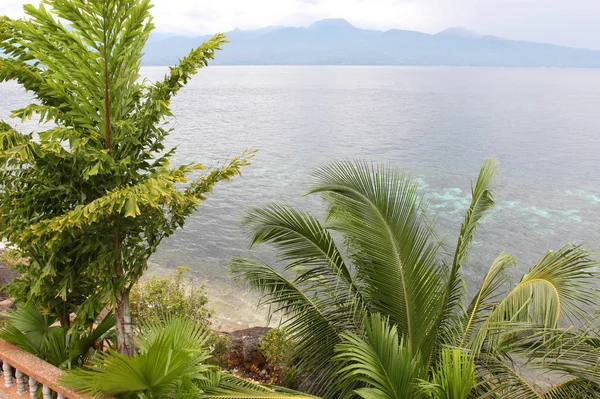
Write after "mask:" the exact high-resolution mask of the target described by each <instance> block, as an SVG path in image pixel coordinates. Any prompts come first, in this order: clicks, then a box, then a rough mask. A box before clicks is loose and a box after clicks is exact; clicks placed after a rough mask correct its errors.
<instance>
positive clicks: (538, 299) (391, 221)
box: [231, 159, 600, 399]
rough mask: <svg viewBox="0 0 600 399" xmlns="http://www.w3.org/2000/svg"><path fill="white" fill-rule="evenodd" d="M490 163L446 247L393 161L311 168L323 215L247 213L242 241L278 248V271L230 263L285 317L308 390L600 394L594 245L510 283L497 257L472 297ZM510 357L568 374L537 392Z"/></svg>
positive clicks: (547, 259)
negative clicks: (466, 276) (471, 267)
mask: <svg viewBox="0 0 600 399" xmlns="http://www.w3.org/2000/svg"><path fill="white" fill-rule="evenodd" d="M496 174H497V165H496V162H495V161H494V160H493V159H488V160H487V161H486V162H485V164H484V165H483V167H482V168H481V171H480V173H479V177H478V179H477V181H476V182H475V185H474V186H473V187H472V199H471V204H470V206H469V208H468V210H467V212H466V215H465V218H464V221H463V223H462V225H461V228H460V232H459V235H458V240H457V243H456V246H455V248H454V250H453V251H452V253H451V254H447V253H446V251H445V250H444V247H443V245H442V243H441V242H440V240H439V239H438V238H437V236H436V234H435V232H434V229H433V226H432V223H431V220H430V219H429V218H428V217H427V215H426V208H427V204H426V201H425V200H424V199H423V198H422V197H421V196H420V195H419V194H418V193H417V184H416V182H415V181H413V180H411V179H410V178H409V177H408V176H406V175H405V174H403V173H402V172H401V171H399V170H398V169H396V168H393V167H390V166H385V165H377V164H371V163H368V162H349V161H348V162H337V163H332V164H329V165H326V166H323V167H321V168H319V169H317V170H316V172H315V173H314V180H315V183H314V185H313V186H312V188H311V190H310V193H320V194H322V197H323V199H324V202H325V205H326V219H325V220H326V224H322V223H321V222H320V221H319V220H318V219H317V218H316V217H314V216H312V215H311V214H309V213H308V212H306V211H301V210H296V209H294V208H292V207H290V206H287V205H279V204H270V205H268V206H265V207H263V208H253V209H252V210H251V211H250V212H249V213H248V215H247V217H246V219H245V226H246V228H247V229H248V234H249V236H250V246H251V247H253V246H254V245H258V244H261V243H266V244H269V245H270V246H272V247H273V248H274V249H275V250H276V253H277V254H278V259H279V261H280V262H282V263H283V264H284V266H285V268H284V269H285V271H284V272H283V273H282V272H278V271H277V270H276V268H274V267H273V266H271V265H269V264H267V263H265V262H263V261H261V260H260V259H251V258H243V257H237V258H235V259H234V260H233V261H232V263H231V270H232V272H233V274H234V276H235V277H236V279H238V280H240V281H243V282H246V283H247V284H248V285H249V286H250V287H251V288H252V289H254V290H256V291H258V292H260V293H262V294H264V295H265V299H264V301H265V302H266V303H267V304H269V305H270V306H271V307H272V309H273V310H274V311H280V312H282V313H283V314H284V315H285V317H286V324H285V328H286V329H287V332H288V334H289V335H290V337H291V339H294V340H295V341H296V342H298V345H297V348H296V352H295V354H294V356H295V357H296V359H297V361H298V362H299V367H300V369H301V372H308V373H311V375H312V379H313V380H314V385H313V388H312V390H313V392H315V393H317V394H321V395H323V396H325V397H328V398H338V397H345V396H352V395H358V396H361V397H363V398H375V397H376V398H404V397H407V392H411V394H410V397H415V398H419V397H435V398H449V397H453V398H466V397H479V395H481V396H483V397H502V398H515V399H517V398H530V397H536V398H537V397H547V398H555V397H569V396H568V395H569V394H573V392H581V391H582V390H583V391H585V392H590V394H593V393H595V392H596V393H597V392H600V391H599V390H598V387H599V386H600V373H599V372H598V364H600V363H599V361H600V344H598V342H599V341H598V336H597V330H596V332H594V330H593V326H594V325H593V324H591V323H590V322H589V321H588V320H587V318H588V317H587V311H588V310H590V309H591V310H596V311H597V310H598V304H597V298H598V293H597V291H596V288H595V287H597V284H598V278H597V276H596V275H594V273H593V272H594V268H596V267H597V266H598V262H597V261H595V260H594V259H593V258H592V256H591V254H590V253H589V252H588V251H586V250H584V249H582V248H580V247H578V246H573V245H567V246H565V247H563V248H561V249H560V250H558V251H550V252H548V253H547V254H546V255H545V256H544V257H543V259H541V260H540V261H539V263H537V264H536V265H534V266H533V267H532V268H531V269H530V270H529V272H528V273H527V274H525V275H524V276H523V277H522V278H521V280H520V281H519V282H518V284H516V285H514V286H510V284H509V283H510V275H509V274H508V268H509V267H510V266H511V265H513V264H514V263H515V260H514V258H513V257H512V256H511V255H509V254H501V255H500V256H498V258H496V260H495V261H494V262H493V264H492V265H491V268H490V270H489V272H488V273H487V274H486V276H485V277H484V278H483V281H482V284H481V287H480V288H479V289H478V290H477V291H476V292H475V293H474V295H473V299H472V300H471V301H467V299H468V297H467V293H466V290H465V284H464V280H463V277H462V274H463V270H464V267H465V265H466V263H467V257H468V252H469V246H470V244H471V242H472V241H473V239H474V235H475V232H476V230H477V227H478V225H479V223H480V221H481V219H482V218H483V216H484V215H485V214H486V212H487V211H488V210H489V209H490V208H492V206H493V205H494V200H493V197H492V192H491V190H492V185H493V182H494V178H495V176H496ZM332 232H336V234H337V235H333V234H332ZM334 237H339V240H337V239H335V238H334ZM511 359H516V360H520V361H522V362H524V363H527V364H528V365H529V366H530V367H536V368H541V369H543V370H546V371H547V370H555V371H559V372H561V373H564V374H565V375H567V376H568V377H569V380H568V381H569V383H568V384H560V385H557V386H556V387H555V389H553V390H551V391H549V392H547V393H545V394H542V393H538V392H536V391H535V390H534V389H533V388H532V387H531V386H530V385H528V384H527V382H526V381H525V380H524V379H523V378H522V377H521V376H520V375H519V374H518V372H517V371H516V369H515V368H514V367H512V363H511V361H510V360H511ZM475 367H476V370H473V369H474V368H475ZM465 387H469V390H468V391H465V390H464V388H465ZM494 395H499V396H494ZM561 395H563V396H561ZM564 395H567V396H564ZM571 397H577V395H575V396H571Z"/></svg>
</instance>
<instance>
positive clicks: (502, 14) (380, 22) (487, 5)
mask: <svg viewBox="0 0 600 399" xmlns="http://www.w3.org/2000/svg"><path fill="white" fill-rule="evenodd" d="M28 2H31V1H30V0H0V13H2V14H8V15H9V16H11V17H19V16H20V15H22V12H21V11H20V10H21V6H22V4H24V3H28ZM153 3H154V4H155V8H154V10H153V15H154V16H155V24H156V26H157V29H158V30H159V31H162V32H175V33H182V34H188V35H195V34H205V33H212V32H217V31H228V30H231V29H233V28H240V29H254V28H261V27H265V26H269V25H296V26H297V25H308V24H310V23H311V22H314V21H315V20H318V19H322V18H345V19H347V20H348V21H350V22H351V23H353V24H354V25H356V26H359V27H363V28H371V29H391V28H397V29H412V30H419V31H424V32H431V33H432V32H437V31H440V30H443V29H445V28H447V27H449V26H458V25H460V26H464V27H466V28H468V29H471V30H474V31H477V32H479V33H481V34H491V35H496V36H501V37H506V38H510V39H522V40H532V41H542V42H551V43H557V44H563V45H569V46H576V47H588V48H597V49H600V24H598V23H597V21H598V20H600V0H576V1H573V0H252V1H250V0H214V1H208V0H153Z"/></svg>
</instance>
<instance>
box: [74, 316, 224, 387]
mask: <svg viewBox="0 0 600 399" xmlns="http://www.w3.org/2000/svg"><path fill="white" fill-rule="evenodd" d="M209 335H210V333H209V332H208V331H207V330H206V329H203V328H202V327H200V326H198V325H196V324H195V323H193V322H189V321H188V320H186V319H185V318H171V319H168V320H166V321H165V322H160V323H155V322H149V323H147V324H145V325H144V335H139V336H138V346H139V353H138V354H137V355H136V356H124V355H121V354H120V353H118V352H116V351H113V350H109V351H107V352H102V353H97V354H96V356H95V358H94V359H93V360H92V362H91V363H90V365H89V367H86V368H85V369H78V370H73V371H71V372H70V373H68V374H67V376H66V377H65V378H64V379H63V383H65V384H67V385H69V386H71V387H74V388H77V389H80V390H81V391H82V392H83V393H86V394H92V395H97V394H101V393H103V394H106V395H119V396H120V397H123V398H132V397H142V398H151V397H169V396H170V395H172V394H174V393H176V392H177V390H178V389H180V388H181V387H182V385H183V384H185V383H186V381H190V380H194V379H204V378H205V377H204V375H205V374H207V373H208V372H210V371H211V370H212V368H211V366H207V365H205V364H204V361H205V360H206V359H207V358H208V356H209V355H208V351H207V350H206V349H205V348H204V345H205V343H206V341H207V340H208V337H209Z"/></svg>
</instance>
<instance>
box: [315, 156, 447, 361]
mask: <svg viewBox="0 0 600 399" xmlns="http://www.w3.org/2000/svg"><path fill="white" fill-rule="evenodd" d="M314 176H315V178H316V184H315V185H314V187H313V189H312V190H311V192H320V193H324V194H325V195H324V198H325V199H326V200H327V202H328V203H329V214H328V220H329V221H330V222H331V223H332V226H333V228H334V229H337V230H339V231H341V232H342V233H343V234H344V235H345V237H346V239H347V240H348V241H349V242H350V246H351V251H352V254H353V257H354V262H355V267H356V268H357V271H358V273H359V275H360V276H361V278H363V279H364V285H365V291H366V292H367V293H368V295H369V298H370V306H371V308H372V310H373V311H375V312H380V313H382V314H384V315H386V316H388V317H390V321H391V322H392V323H394V324H396V325H397V328H398V330H399V333H400V334H401V335H402V336H404V337H405V338H406V340H407V341H408V343H409V347H410V348H411V350H413V351H417V350H420V351H421V354H422V355H423V356H424V357H425V358H428V357H429V355H430V353H431V351H432V349H433V347H434V343H435V335H436V334H435V331H434V330H435V322H436V321H437V320H438V316H439V313H440V311H441V298H442V295H441V294H442V292H443V288H444V285H443V284H444V283H443V281H442V275H443V273H442V267H441V265H440V263H439V262H438V258H437V255H438V250H439V243H438V242H437V240H435V239H434V238H433V235H432V232H431V230H430V229H429V227H428V226H427V221H426V218H425V216H424V214H423V206H422V203H421V198H420V197H419V196H418V195H417V192H416V189H417V186H416V184H415V183H414V182H413V181H412V180H410V179H409V178H408V177H406V176H405V175H404V174H402V173H401V172H399V171H398V170H396V169H393V168H390V167H385V166H381V165H373V164H370V163H367V162H349V161H343V162H335V163H332V164H329V165H326V166H323V167H321V168H319V169H317V171H316V172H315V173H314Z"/></svg>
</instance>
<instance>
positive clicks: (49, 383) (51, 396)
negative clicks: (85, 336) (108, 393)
mask: <svg viewBox="0 0 600 399" xmlns="http://www.w3.org/2000/svg"><path fill="white" fill-rule="evenodd" d="M0 360H1V361H2V380H0V394H1V395H2V397H3V398H11V399H25V397H26V394H28V395H29V396H30V397H31V399H35V397H36V394H37V391H38V390H39V389H41V390H42V398H43V399H65V398H66V399H92V397H91V396H87V395H82V394H81V393H79V392H77V391H75V390H74V389H71V388H64V387H62V386H60V385H59V383H58V380H59V378H60V377H61V376H62V375H63V374H64V373H65V372H64V371H62V370H60V369H59V368H56V367H54V366H53V365H51V364H50V363H48V362H45V361H43V360H42V359H40V358H38V357H36V356H34V355H32V354H31V353H29V352H25V351H24V350H23V349H21V348H18V347H16V346H14V345H12V344H11V343H9V342H7V341H5V340H3V339H0Z"/></svg>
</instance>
